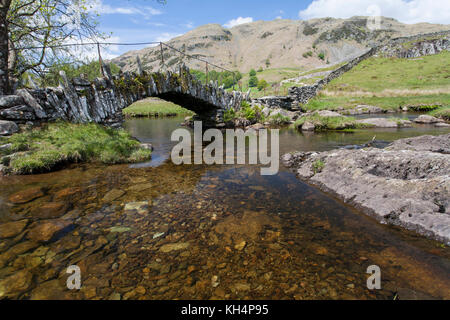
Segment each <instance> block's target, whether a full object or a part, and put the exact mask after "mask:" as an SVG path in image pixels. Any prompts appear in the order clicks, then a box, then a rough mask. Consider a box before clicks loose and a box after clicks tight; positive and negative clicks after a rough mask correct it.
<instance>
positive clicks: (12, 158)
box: [0, 122, 151, 174]
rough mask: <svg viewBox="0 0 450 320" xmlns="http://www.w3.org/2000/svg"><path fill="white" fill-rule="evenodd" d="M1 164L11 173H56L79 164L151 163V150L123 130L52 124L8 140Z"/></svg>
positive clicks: (1, 153)
mask: <svg viewBox="0 0 450 320" xmlns="http://www.w3.org/2000/svg"><path fill="white" fill-rule="evenodd" d="M5 144H6V145H7V146H6V147H4V148H2V149H1V151H0V156H1V164H2V165H3V166H5V167H6V172H9V173H12V174H33V173H43V172H49V171H54V170H56V169H57V168H59V167H61V166H63V165H65V164H69V163H79V162H91V163H104V164H119V163H136V162H143V161H146V160H149V159H150V157H151V151H150V150H148V149H145V148H142V147H141V144H140V142H139V141H137V140H135V139H134V138H132V137H131V136H130V134H129V133H128V132H127V131H125V130H122V129H111V128H106V127H104V126H101V125H98V124H73V123H66V122H58V123H51V124H47V125H45V126H43V127H42V128H35V129H32V130H27V131H24V132H21V133H17V134H14V135H12V136H11V137H6V138H3V139H2V140H0V145H5Z"/></svg>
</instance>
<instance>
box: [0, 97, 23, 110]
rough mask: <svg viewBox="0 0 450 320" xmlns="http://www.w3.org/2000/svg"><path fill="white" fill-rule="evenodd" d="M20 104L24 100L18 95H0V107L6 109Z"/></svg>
mask: <svg viewBox="0 0 450 320" xmlns="http://www.w3.org/2000/svg"><path fill="white" fill-rule="evenodd" d="M21 104H24V100H23V98H22V97H20V96H15V95H11V96H1V97H0V109H8V108H12V107H15V106H18V105H21Z"/></svg>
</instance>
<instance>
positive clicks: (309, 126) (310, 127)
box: [302, 121, 316, 131]
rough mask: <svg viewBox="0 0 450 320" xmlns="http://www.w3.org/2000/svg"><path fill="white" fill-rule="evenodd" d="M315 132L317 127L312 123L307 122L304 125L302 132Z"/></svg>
mask: <svg viewBox="0 0 450 320" xmlns="http://www.w3.org/2000/svg"><path fill="white" fill-rule="evenodd" d="M314 130H316V126H315V125H314V123H312V122H308V121H306V122H305V123H304V124H303V125H302V131H314Z"/></svg>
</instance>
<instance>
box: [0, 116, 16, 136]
mask: <svg viewBox="0 0 450 320" xmlns="http://www.w3.org/2000/svg"><path fill="white" fill-rule="evenodd" d="M16 132H19V127H18V126H17V124H15V123H14V122H12V121H6V120H0V136H9V135H12V134H14V133H16Z"/></svg>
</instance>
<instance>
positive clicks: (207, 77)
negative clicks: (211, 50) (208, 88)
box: [205, 62, 209, 85]
mask: <svg viewBox="0 0 450 320" xmlns="http://www.w3.org/2000/svg"><path fill="white" fill-rule="evenodd" d="M208 75H209V72H208V62H207V63H206V83H205V85H208V82H209V76H208Z"/></svg>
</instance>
